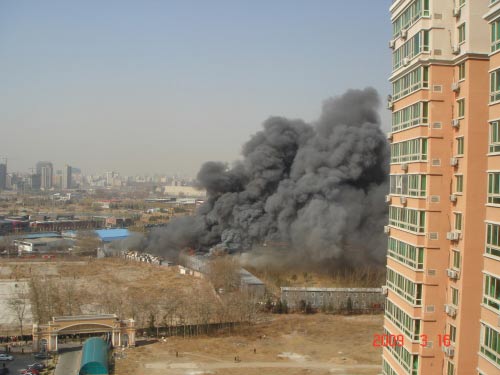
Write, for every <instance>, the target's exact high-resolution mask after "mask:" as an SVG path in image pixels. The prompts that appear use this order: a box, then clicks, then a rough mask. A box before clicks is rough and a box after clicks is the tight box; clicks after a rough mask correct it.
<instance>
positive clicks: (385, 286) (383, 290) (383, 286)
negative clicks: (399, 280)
mask: <svg viewBox="0 0 500 375" xmlns="http://www.w3.org/2000/svg"><path fill="white" fill-rule="evenodd" d="M381 293H382V294H383V295H384V296H386V295H388V294H389V288H388V287H387V285H382V291H381Z"/></svg>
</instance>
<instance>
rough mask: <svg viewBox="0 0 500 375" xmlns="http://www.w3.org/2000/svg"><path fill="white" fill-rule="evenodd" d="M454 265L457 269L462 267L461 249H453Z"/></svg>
mask: <svg viewBox="0 0 500 375" xmlns="http://www.w3.org/2000/svg"><path fill="white" fill-rule="evenodd" d="M452 267H453V268H454V269H456V270H459V269H460V251H458V250H453V251H452Z"/></svg>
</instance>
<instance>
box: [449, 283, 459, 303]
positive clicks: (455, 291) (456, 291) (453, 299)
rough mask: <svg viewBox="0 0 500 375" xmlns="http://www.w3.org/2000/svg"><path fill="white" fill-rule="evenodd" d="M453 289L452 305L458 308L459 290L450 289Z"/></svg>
mask: <svg viewBox="0 0 500 375" xmlns="http://www.w3.org/2000/svg"><path fill="white" fill-rule="evenodd" d="M450 289H451V303H452V304H453V305H454V306H458V289H455V288H453V287H452V288H450Z"/></svg>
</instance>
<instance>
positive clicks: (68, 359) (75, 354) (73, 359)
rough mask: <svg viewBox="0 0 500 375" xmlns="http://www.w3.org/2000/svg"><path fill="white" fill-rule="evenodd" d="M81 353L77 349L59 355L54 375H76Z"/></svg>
mask: <svg viewBox="0 0 500 375" xmlns="http://www.w3.org/2000/svg"><path fill="white" fill-rule="evenodd" d="M81 356H82V351H81V350H80V349H79V348H78V349H74V350H68V351H66V352H64V353H61V354H59V359H58V361H57V366H56V372H55V375H76V374H78V371H79V370H80V360H81Z"/></svg>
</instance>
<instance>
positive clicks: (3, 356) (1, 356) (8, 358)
mask: <svg viewBox="0 0 500 375" xmlns="http://www.w3.org/2000/svg"><path fill="white" fill-rule="evenodd" d="M13 360H14V357H13V356H11V355H8V354H3V353H2V354H0V361H13Z"/></svg>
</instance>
